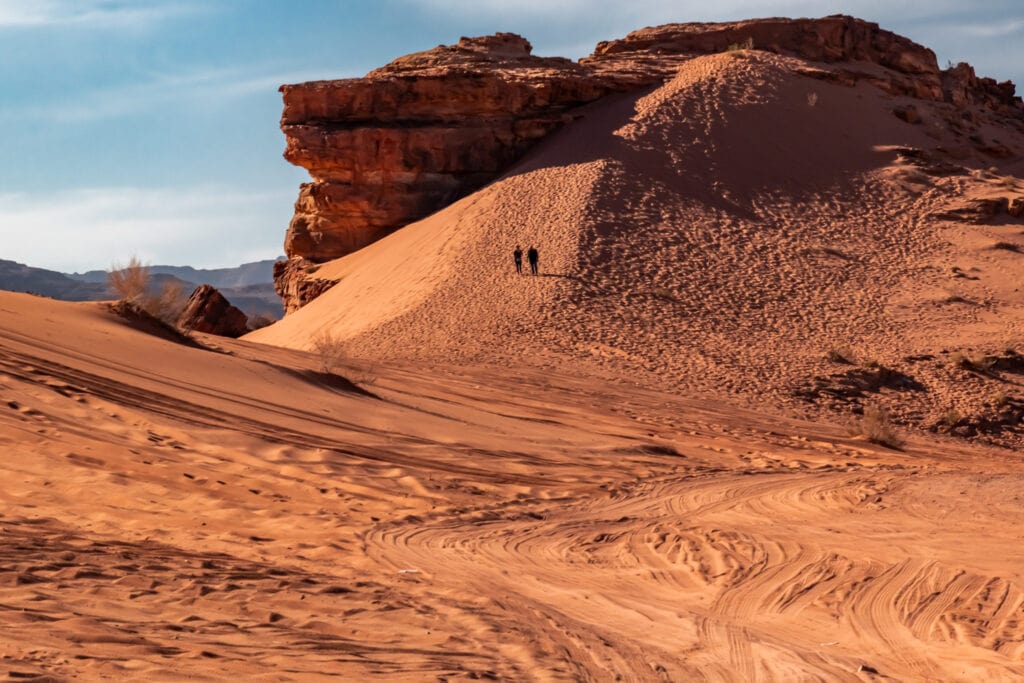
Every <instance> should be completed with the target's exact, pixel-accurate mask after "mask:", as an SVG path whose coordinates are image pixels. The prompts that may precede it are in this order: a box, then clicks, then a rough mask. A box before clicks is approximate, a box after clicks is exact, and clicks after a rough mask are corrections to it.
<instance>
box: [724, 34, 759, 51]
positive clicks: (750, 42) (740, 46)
mask: <svg viewBox="0 0 1024 683" xmlns="http://www.w3.org/2000/svg"><path fill="white" fill-rule="evenodd" d="M752 49H754V36H750V37H749V38H747V39H746V40H744V41H743V42H742V43H732V44H731V45H729V47H727V48H725V51H726V52H737V51H739V50H752Z"/></svg>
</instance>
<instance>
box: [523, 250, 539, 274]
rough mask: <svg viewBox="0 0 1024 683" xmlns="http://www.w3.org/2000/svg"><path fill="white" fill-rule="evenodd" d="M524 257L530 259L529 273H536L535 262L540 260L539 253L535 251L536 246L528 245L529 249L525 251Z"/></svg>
mask: <svg viewBox="0 0 1024 683" xmlns="http://www.w3.org/2000/svg"><path fill="white" fill-rule="evenodd" d="M526 258H527V259H528V260H529V261H530V273H531V274H533V275H536V274H537V262H538V261H539V260H540V254H538V253H537V247H530V250H529V251H527V252H526Z"/></svg>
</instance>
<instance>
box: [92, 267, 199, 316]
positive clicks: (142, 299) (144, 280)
mask: <svg viewBox="0 0 1024 683" xmlns="http://www.w3.org/2000/svg"><path fill="white" fill-rule="evenodd" d="M150 279H151V278H150V273H149V266H148V265H146V264H144V263H142V261H140V260H139V259H138V257H136V256H132V257H131V258H130V259H128V264H127V265H124V266H122V265H119V264H117V263H115V264H114V265H113V266H112V267H111V269H110V271H109V272H108V273H107V286H108V287H109V288H110V290H111V291H112V292H113V293H114V295H115V296H117V298H118V300H119V301H123V302H125V303H128V304H132V305H134V306H138V307H139V308H141V309H142V310H144V311H145V312H146V313H149V314H150V315H151V316H153V317H154V318H158V319H159V320H161V321H163V322H165V323H167V324H169V325H173V324H174V322H175V321H176V320H177V319H178V315H179V314H180V313H181V309H182V308H184V306H185V294H184V292H183V291H182V289H181V284H180V283H178V282H174V281H173V280H172V281H168V282H166V283H165V284H164V286H163V287H161V288H160V291H158V292H152V291H150V287H149V285H150Z"/></svg>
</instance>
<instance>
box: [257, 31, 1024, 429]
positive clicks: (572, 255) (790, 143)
mask: <svg viewBox="0 0 1024 683" xmlns="http://www.w3.org/2000/svg"><path fill="white" fill-rule="evenodd" d="M859 67H863V68H868V67H867V66H865V65H859ZM833 68H835V67H830V66H827V65H816V64H809V63H807V62H803V61H800V60H796V59H792V58H787V57H783V56H779V55H774V54H769V53H764V52H757V51H746V52H738V53H737V52H733V53H723V54H716V55H708V56H704V57H700V58H696V59H693V60H690V61H688V62H686V63H685V64H684V65H683V66H682V68H681V69H680V70H679V73H678V75H677V76H676V77H675V78H674V79H672V80H670V81H668V82H667V83H666V84H664V85H663V86H662V87H659V88H655V89H653V90H651V91H649V92H646V93H641V94H639V95H627V96H622V97H619V98H617V99H611V100H603V101H601V102H600V103H597V104H595V105H592V106H591V107H590V108H588V109H586V110H585V111H584V112H583V114H582V116H581V118H580V119H579V120H578V121H577V122H575V123H574V124H572V125H571V126H569V127H567V128H566V129H564V130H563V131H561V132H560V133H558V134H557V135H555V136H554V137H553V138H552V139H550V140H548V141H545V142H544V143H543V144H542V145H541V146H540V147H539V148H537V149H536V150H535V151H534V152H533V153H531V154H530V155H529V156H528V157H527V158H526V159H524V160H523V161H522V162H521V163H520V164H519V165H518V166H516V167H515V168H514V169H513V170H512V171H511V172H510V173H508V174H507V175H506V176H505V177H503V178H502V179H500V180H498V181H496V182H494V183H492V184H491V185H489V186H487V187H486V188H484V189H482V190H481V191H479V192H477V193H475V194H473V195H471V196H469V197H467V198H465V199H463V200H461V201H459V202H457V203H455V204H453V205H451V206H449V207H448V208H446V209H444V210H442V211H440V212H438V213H437V214H435V215H433V216H431V217H429V218H427V219H425V220H423V221H421V222H419V223H416V224H413V225H411V226H409V227H407V228H404V229H402V230H400V231H398V232H397V233H395V234H393V235H391V236H389V237H388V238H386V239H383V240H381V241H379V242H377V243H375V244H372V245H371V246H369V247H368V248H365V249H363V250H361V251H359V252H357V253H355V254H352V255H349V256H347V257H345V258H342V259H339V260H337V261H334V262H331V263H328V264H325V265H324V266H322V268H321V270H320V271H319V274H322V276H323V277H326V278H330V279H339V280H340V282H339V284H338V285H336V286H335V287H334V288H333V289H331V290H330V291H329V292H327V293H326V294H324V295H323V296H322V297H320V298H319V299H317V300H316V301H314V302H313V303H311V304H309V305H308V306H306V307H305V308H303V309H301V310H299V311H297V312H296V313H294V314H292V315H289V316H288V317H287V319H286V320H284V321H283V322H281V323H280V324H277V325H274V326H272V327H270V328H266V329H263V330H260V331H258V332H256V333H254V334H253V335H252V336H251V339H252V340H254V341H260V342H264V343H270V344H276V345H283V346H288V347H292V348H308V345H309V343H310V339H312V338H313V336H315V335H316V334H317V333H319V332H320V331H322V330H329V331H332V332H333V333H335V334H338V335H340V336H342V337H344V338H346V339H348V340H349V348H350V350H351V352H352V353H353V354H355V355H358V356H360V357H364V358H383V359H393V360H429V361H433V362H438V363H443V362H500V363H506V362H509V361H508V360H507V359H510V358H511V359H515V358H522V359H524V360H525V359H533V358H534V357H536V356H537V355H538V354H542V355H543V356H544V358H545V361H544V362H546V363H548V364H550V365H551V366H552V367H560V368H562V369H563V370H565V371H566V372H571V371H573V369H574V368H579V367H586V368H590V370H588V371H598V372H600V371H605V372H610V373H612V374H616V373H619V372H621V371H623V370H625V371H626V372H628V373H629V374H630V375H631V376H634V377H644V378H645V379H644V381H645V382H647V383H654V384H658V385H659V386H661V387H663V388H667V389H673V388H684V389H685V390H686V391H688V392H699V393H704V394H708V395H719V394H721V393H723V392H724V393H728V394H731V395H733V396H734V397H736V399H737V400H741V401H745V402H748V403H749V404H761V405H764V404H770V405H773V406H786V407H787V408H788V409H794V408H796V409H798V410H801V411H809V412H806V414H808V415H811V414H818V413H816V412H815V411H816V410H817V407H818V405H819V404H820V403H821V401H819V402H818V403H809V402H808V400H807V398H806V396H807V395H808V390H807V387H808V385H812V384H814V382H815V381H816V380H817V378H821V382H822V383H826V384H827V383H830V382H835V381H842V379H843V377H842V376H843V373H846V372H847V371H848V370H849V368H845V367H842V366H837V365H836V364H835V363H833V362H830V361H829V360H828V358H827V355H828V352H829V351H830V350H832V349H849V350H851V351H852V353H853V354H854V355H855V356H856V357H857V359H858V361H859V362H867V361H874V362H876V363H880V364H882V365H884V366H886V367H888V368H891V369H894V370H897V371H899V372H900V373H902V374H904V375H906V376H908V377H911V378H913V380H914V381H915V382H916V383H917V384H918V385H921V386H923V387H926V391H920V392H917V393H914V394H907V393H906V392H902V393H900V392H896V394H895V395H894V396H888V395H881V396H875V397H872V400H874V401H877V402H880V403H884V404H885V405H887V406H888V407H889V409H890V410H891V411H892V412H893V413H894V414H896V415H898V416H899V417H900V418H901V419H902V420H903V422H904V423H906V424H910V425H914V426H917V427H925V428H928V427H930V426H932V425H935V424H936V423H937V422H939V421H940V420H941V418H942V416H943V415H945V414H947V413H948V412H949V411H950V410H953V409H955V410H957V411H959V412H960V413H962V414H964V415H974V414H976V413H978V412H979V411H982V410H983V409H984V408H983V406H984V405H985V404H986V402H987V401H989V400H990V398H991V396H993V395H994V394H996V393H997V392H998V391H999V390H1000V389H1001V387H1000V386H997V384H994V383H992V382H984V381H979V382H975V381H974V379H975V378H970V377H961V376H959V375H956V373H954V375H956V376H954V377H951V376H950V370H949V366H950V364H951V361H950V354H952V353H955V352H957V351H961V352H964V353H968V354H972V353H974V354H979V353H983V352H984V353H994V352H997V351H1001V350H1002V348H1004V347H1006V346H1015V345H1017V346H1019V345H1021V344H1022V343H1024V328H1022V327H1021V323H1020V321H1021V320H1024V317H1022V315H1021V313H1022V312H1024V311H1022V305H1024V300H1022V299H1021V295H1020V288H1021V286H1022V285H1024V282H1022V279H1021V274H1020V273H1021V271H1020V269H1019V268H1018V267H1017V266H1018V265H1019V264H1018V261H1019V254H1018V253H1016V252H1013V251H1006V250H1002V251H1001V250H995V249H992V245H993V244H996V243H997V242H999V241H1000V240H1010V241H1012V240H1013V239H1015V237H1014V235H1016V233H1017V232H1019V229H1020V227H1021V225H1024V223H1022V219H1019V218H1017V219H1014V218H1010V217H1008V216H1005V215H1004V216H1003V217H1002V218H1001V219H1000V220H999V221H996V222H993V223H991V224H988V225H975V224H967V223H964V222H962V221H955V220H949V219H945V218H942V217H941V216H940V214H943V213H944V212H947V213H948V211H950V210H951V207H956V206H959V205H961V204H964V203H966V204H968V205H969V204H970V202H971V201H974V200H976V199H978V198H983V197H993V196H994V197H1003V198H1013V197H1018V196H1022V197H1024V184H1021V182H1019V181H1016V180H1014V179H1013V177H1009V178H1008V175H1009V174H1013V173H1017V174H1018V175H1024V167H1022V166H1021V162H1020V160H1019V157H1013V158H1010V159H1005V160H991V159H987V158H986V157H983V156H982V157H976V156H969V155H967V152H957V151H956V150H959V149H960V148H961V147H963V146H964V144H965V143H964V140H963V139H962V137H960V136H958V134H957V133H956V131H955V130H954V128H952V127H951V124H950V123H949V121H950V120H951V117H954V116H956V115H959V114H958V113H957V112H955V111H954V110H953V109H952V105H947V104H940V103H927V102H923V101H920V100H912V99H911V98H907V97H898V96H893V95H890V94H887V93H885V92H883V91H882V90H880V89H878V88H876V87H874V86H872V85H869V84H867V83H866V82H862V83H861V84H859V85H857V86H856V87H848V86H844V85H837V84H835V83H831V82H828V81H826V80H822V79H820V78H814V77H810V76H808V75H807V74H808V73H821V72H822V71H827V70H828V69H833ZM906 104H914V105H915V106H916V107H918V109H919V110H920V111H921V112H922V116H923V118H924V123H922V124H920V125H911V124H908V123H906V122H904V121H902V120H900V119H899V118H897V117H896V116H894V115H893V113H892V111H893V109H894V108H895V107H898V106H901V105H906ZM979 116H980V115H979ZM998 134H999V136H1000V139H1001V140H1003V141H1004V142H1006V143H1007V144H1009V145H1011V147H1014V148H1016V149H1024V136H1022V135H1021V133H1020V132H1019V131H1016V130H1015V129H1014V128H1012V127H1010V126H1007V127H1006V128H1005V129H1001V130H999V133H998ZM908 150H910V152H908ZM914 150H917V151H919V152H921V153H922V154H923V155H924V156H925V157H928V156H929V155H932V156H936V157H937V158H943V159H947V161H945V162H943V163H945V164H947V165H949V166H950V167H951V168H953V169H954V172H949V171H944V172H932V171H929V170H928V169H927V168H924V167H923V166H922V164H921V163H919V161H918V160H916V159H915V158H913V157H912V156H909V154H910V153H912V152H913V151H914ZM944 155H945V156H944ZM982 164H984V165H985V166H986V167H987V166H989V165H991V164H996V166H993V167H992V168H993V169H994V171H993V172H990V171H987V170H985V169H983V168H979V166H981V165H982ZM925 166H926V165H925ZM1007 178H1008V179H1007ZM516 244H521V245H523V246H524V247H525V246H526V245H529V244H536V245H538V246H539V247H540V250H541V254H542V257H541V261H542V263H541V266H542V271H543V275H544V276H543V277H540V278H530V277H517V276H516V275H515V273H514V270H513V269H512V263H511V251H512V249H513V247H514V246H515V245H516ZM968 272H970V273H973V274H974V275H972V276H971V277H969V278H968V277H961V275H963V274H965V273H968ZM319 274H318V276H319ZM925 357H930V358H931V359H932V360H917V361H907V360H906V359H907V358H918V359H920V358H925ZM511 362H513V363H514V362H515V361H514V360H513V361H511ZM526 362H533V361H532V360H529V361H526ZM837 375H838V378H837V377H836V376H837ZM1011 379H1012V378H1011ZM1008 381H1010V380H1008ZM1011 384H1013V386H1014V388H1016V387H1017V385H1018V384H1019V383H1018V382H1017V381H1016V380H1012V381H1011ZM811 393H813V392H811ZM824 402H825V403H826V404H830V403H832V404H834V403H835V402H833V401H831V399H829V400H825V401H824ZM859 406H860V404H859V403H858V404H856V405H855V406H854V407H855V408H856V409H859ZM826 407H831V408H837V409H838V410H839V411H840V413H842V414H846V415H849V413H850V410H851V406H850V405H847V404H846V403H842V402H840V403H839V404H834V405H830V406H829V405H827V406H826ZM831 419H839V418H835V417H833V418H831ZM993 439H995V440H997V441H998V440H999V439H1003V442H1005V443H1019V435H1013V434H1002V435H996V436H993Z"/></svg>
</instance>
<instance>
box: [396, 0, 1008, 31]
mask: <svg viewBox="0 0 1024 683" xmlns="http://www.w3.org/2000/svg"><path fill="white" fill-rule="evenodd" d="M405 2H407V3H408V4H411V5H414V6H418V7H420V8H422V9H425V10H428V11H437V12H444V13H449V14H453V15H456V16H461V17H467V16H478V17H479V16H486V17H503V18H510V17H521V18H531V19H533V18H549V19H565V20H569V21H573V23H577V22H578V21H579V20H580V19H581V18H585V19H586V20H588V21H596V22H599V23H611V22H612V21H617V20H619V19H632V20H639V21H640V23H639V24H636V25H634V24H629V27H630V29H632V28H637V27H639V26H641V25H643V24H644V22H647V23H648V24H650V23H670V22H690V21H716V20H723V19H724V18H725V17H732V18H736V19H739V18H754V17H770V16H824V15H828V14H836V13H837V12H842V13H844V14H853V15H856V16H860V17H862V18H864V19H867V20H870V21H874V20H877V18H878V17H887V18H893V17H897V18H908V17H914V16H920V15H922V14H928V15H934V14H938V13H942V12H948V11H954V10H956V9H962V8H963V3H962V2H958V1H957V0H933V1H932V2H930V3H928V4H927V5H926V6H924V7H925V9H921V8H920V7H919V8H917V9H914V8H913V7H911V6H910V4H909V3H908V4H906V5H905V4H902V3H893V2H892V1H891V0H848V1H847V2H846V3H845V4H844V5H843V6H842V7H841V8H837V7H836V5H835V3H833V2H826V1H825V0H718V1H717V2H714V3H707V2H704V1H703V0H701V1H697V0H677V1H675V2H666V1H665V0H631V1H630V2H622V0H561V1H560V2H552V1H551V0H517V2H508V0H405ZM1004 2H1005V0H996V1H995V3H994V4H997V5H1001V4H1003V3H1004ZM982 4H984V3H982Z"/></svg>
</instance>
